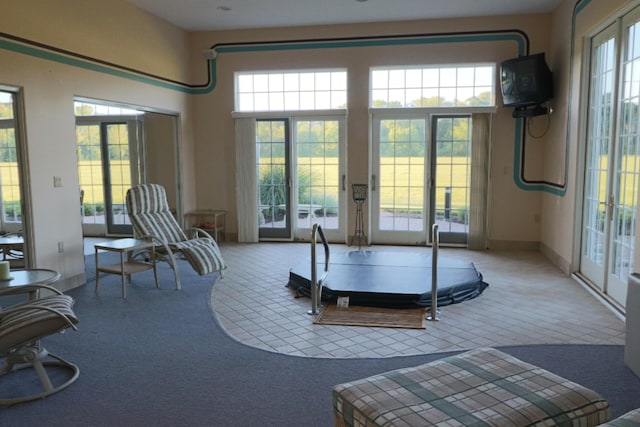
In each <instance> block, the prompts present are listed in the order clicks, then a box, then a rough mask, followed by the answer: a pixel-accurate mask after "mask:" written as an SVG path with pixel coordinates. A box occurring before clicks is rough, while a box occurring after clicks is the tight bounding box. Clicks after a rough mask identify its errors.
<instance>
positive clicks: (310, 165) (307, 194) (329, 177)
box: [293, 117, 346, 241]
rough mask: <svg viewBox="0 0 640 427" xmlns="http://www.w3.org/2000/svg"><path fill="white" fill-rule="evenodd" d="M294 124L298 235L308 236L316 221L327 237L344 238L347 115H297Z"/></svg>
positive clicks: (296, 235)
mask: <svg viewBox="0 0 640 427" xmlns="http://www.w3.org/2000/svg"><path fill="white" fill-rule="evenodd" d="M294 128H295V130H294V132H293V135H294V145H295V156H294V157H295V169H296V174H295V189H296V191H295V194H296V197H295V198H294V205H295V206H294V209H295V211H296V212H297V214H296V215H295V216H294V225H293V227H294V230H295V237H296V238H297V239H302V240H306V239H309V238H310V236H311V229H312V228H313V225H314V224H316V223H317V224H319V225H320V226H322V228H323V231H324V234H325V236H326V237H327V239H329V240H331V241H344V238H345V227H344V223H345V221H344V215H345V208H344V205H345V191H344V190H345V185H346V184H345V180H346V175H345V172H344V165H343V162H342V161H341V159H343V158H344V157H345V156H344V153H343V152H344V150H345V144H344V119H339V118H335V119H329V118H326V117H323V118H298V119H295V120H294Z"/></svg>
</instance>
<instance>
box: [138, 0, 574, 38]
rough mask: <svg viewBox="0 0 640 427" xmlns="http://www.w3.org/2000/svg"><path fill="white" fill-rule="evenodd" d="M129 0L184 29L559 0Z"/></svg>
mask: <svg viewBox="0 0 640 427" xmlns="http://www.w3.org/2000/svg"><path fill="white" fill-rule="evenodd" d="M128 1H129V2H130V3H132V4H134V5H136V6H138V7H140V8H142V9H144V10H146V11H148V12H150V13H151V14H153V15H156V16H159V17H161V18H163V19H165V20H167V21H169V22H171V23H173V24H174V25H176V26H178V27H180V28H183V29H185V30H188V31H211V30H230V29H242V28H267V27H288V26H302V25H325V24H344V23H362V22H384V21H405V20H413V19H437V18H454V17H469V16H491V15H512V14H528V13H547V12H551V11H553V9H554V8H555V7H556V6H557V5H558V3H560V1H562V0H128ZM227 9H228V10H227Z"/></svg>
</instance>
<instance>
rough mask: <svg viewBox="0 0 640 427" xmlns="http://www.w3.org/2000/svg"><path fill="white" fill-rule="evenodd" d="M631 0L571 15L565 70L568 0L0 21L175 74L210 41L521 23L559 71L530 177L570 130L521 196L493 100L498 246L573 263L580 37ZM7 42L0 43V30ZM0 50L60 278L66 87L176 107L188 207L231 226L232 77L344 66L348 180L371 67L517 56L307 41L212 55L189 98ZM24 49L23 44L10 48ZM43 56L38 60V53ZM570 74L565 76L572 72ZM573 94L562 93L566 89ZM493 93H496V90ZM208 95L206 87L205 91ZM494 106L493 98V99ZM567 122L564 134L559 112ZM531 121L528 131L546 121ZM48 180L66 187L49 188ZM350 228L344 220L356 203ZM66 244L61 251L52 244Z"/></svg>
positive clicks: (39, 219) (18, 0) (19, 32)
mask: <svg viewBox="0 0 640 427" xmlns="http://www.w3.org/2000/svg"><path fill="white" fill-rule="evenodd" d="M627 3H628V2H625V1H623V0H612V1H607V2H603V1H590V2H588V5H587V6H586V7H584V9H583V10H582V11H581V13H580V14H579V16H578V19H577V21H576V23H577V31H576V35H575V36H574V40H575V41H576V46H575V51H574V54H575V55H574V73H573V75H572V76H570V75H569V68H570V61H569V54H570V44H571V39H572V34H571V21H572V14H573V6H574V4H575V1H574V0H565V1H564V2H563V3H562V4H561V6H560V7H559V8H558V10H557V11H556V12H555V13H554V14H553V15H531V16H510V17H486V18H482V19H459V20H437V21H411V22H395V23H384V24H358V25H336V26H320V27H305V28H280V29H269V30H243V31H223V32H198V33H191V34H188V33H186V32H184V31H182V30H180V29H177V28H176V27H174V26H172V25H170V24H168V23H166V22H165V21H162V20H160V19H157V18H154V17H152V16H150V15H148V14H146V13H143V12H142V11H140V10H138V9H137V8H135V7H133V6H131V5H130V4H128V3H127V2H125V1H124V0H111V1H109V2H108V4H107V2H104V1H101V0H50V1H47V2H43V1H40V0H8V1H5V2H4V3H3V13H2V14H1V15H0V25H1V27H2V31H3V32H4V33H7V34H10V35H13V36H17V37H23V38H26V39H29V40H33V41H35V42H39V43H45V44H48V45H50V46H53V47H56V48H59V49H65V50H68V51H72V52H75V53H78V54H82V55H86V56H89V57H92V58H96V59H98V60H101V61H106V62H109V63H113V64H117V65H121V66H126V67H129V68H133V69H136V70H139V71H141V72H144V73H149V74H153V75H157V76H160V77H164V78H168V79H171V80H175V81H178V82H185V83H191V84H201V83H203V82H206V81H207V78H208V77H207V68H206V61H205V60H204V59H203V57H202V51H203V50H205V49H208V48H210V47H211V46H212V45H214V44H217V43H232V42H246V41H268V40H289V39H309V38H342V37H366V36H379V35H403V34H434V33H441V32H447V33H450V32H456V31H459V32H470V31H476V32H480V31H494V30H514V29H515V30H521V31H523V32H525V33H526V34H527V36H528V38H529V39H530V41H531V52H532V53H536V52H540V51H545V52H546V53H547V61H548V62H549V65H550V67H551V68H552V70H553V71H554V79H555V84H556V97H555V99H554V101H553V108H554V114H553V115H552V117H551V122H550V127H549V131H548V132H547V134H546V136H545V137H543V138H540V139H536V140H531V141H527V152H526V158H527V164H526V168H525V178H526V179H529V180H533V181H536V180H548V181H552V182H562V181H563V180H564V176H565V165H564V159H565V156H564V153H565V142H566V141H567V134H569V154H568V155H569V157H568V164H569V169H568V171H567V173H566V175H567V177H568V181H567V182H566V191H564V192H562V194H552V193H550V192H546V191H529V190H528V189H527V188H526V186H524V188H523V186H522V185H521V184H522V183H518V182H516V181H517V179H514V170H515V169H516V168H518V165H517V163H516V162H514V149H515V147H514V126H515V120H514V119H513V118H512V117H511V110H510V109H507V108H502V107H500V108H498V111H497V113H496V114H495V115H494V119H493V136H492V141H491V189H490V190H491V192H490V207H489V224H490V241H491V244H492V247H494V248H500V247H536V246H537V245H538V243H541V244H542V246H543V250H544V251H545V253H546V254H547V255H548V256H549V257H550V258H552V259H554V260H555V261H556V262H557V263H558V265H560V266H563V267H564V268H565V269H566V270H567V271H568V270H569V269H570V267H569V265H570V264H571V262H572V260H573V258H574V249H573V248H574V239H575V235H576V234H575V232H574V229H573V227H574V222H575V210H576V209H575V206H576V205H575V198H576V188H577V179H576V177H577V174H578V169H577V168H576V165H577V162H578V159H577V155H578V150H577V147H578V146H579V137H578V125H577V124H578V117H579V116H578V113H579V111H578V107H577V106H578V102H577V101H578V97H577V96H578V94H579V88H580V84H579V82H580V79H579V73H580V64H581V53H582V52H581V49H582V44H581V40H582V37H583V36H584V35H585V34H587V33H588V32H589V31H591V30H592V29H593V28H595V27H596V26H597V25H598V24H599V23H600V22H602V21H603V20H604V19H606V17H607V16H609V15H611V14H612V13H615V11H616V9H618V8H619V7H621V6H624V5H625V4H627ZM1 40H2V41H6V40H5V39H1ZM10 42H11V43H12V44H13V46H14V47H13V48H9V49H7V48H6V46H5V45H2V46H0V63H2V67H0V85H8V86H12V87H19V88H22V89H23V93H24V104H25V114H26V137H27V153H28V166H29V171H30V180H29V182H27V183H26V185H27V186H28V188H29V189H30V192H31V204H32V208H33V232H34V235H33V237H34V242H35V265H36V266H38V267H47V268H54V269H56V270H59V271H60V272H61V273H62V274H63V276H64V277H65V278H66V279H68V280H72V281H73V280H76V278H78V277H81V276H82V274H83V271H84V265H83V258H82V239H81V231H80V216H79V211H78V214H77V215H75V213H72V214H70V212H75V210H69V209H68V207H69V206H74V205H75V204H77V203H78V200H77V199H78V197H77V192H78V188H77V187H78V181H77V170H76V154H75V134H74V114H73V98H74V96H83V97H88V98H96V99H103V100H109V101H116V102H120V103H125V104H132V105H137V106H141V107H145V108H148V109H151V110H154V111H160V112H167V113H177V114H179V121H178V136H179V142H180V156H181V164H180V169H181V176H180V177H179V178H180V185H181V187H182V200H183V206H182V208H183V209H186V210H188V209H192V208H195V207H199V208H221V209H226V210H228V211H229V216H228V218H227V221H228V223H227V227H228V229H229V231H230V232H231V233H233V232H234V231H235V230H236V228H237V224H236V207H235V204H236V201H235V148H234V132H233V128H234V127H233V119H232V118H231V111H232V110H233V73H234V72H235V71H247V70H266V69H288V68H299V69H300V68H303V69H304V68H325V67H340V68H346V69H347V70H348V72H349V100H348V102H349V117H348V136H347V139H348V176H349V183H353V182H365V181H367V180H368V178H369V175H370V171H369V169H368V167H369V161H368V159H367V153H368V140H369V134H368V122H369V116H368V110H367V90H368V71H369V67H370V66H374V65H407V64H434V63H448V62H458V63H460V62H484V61H491V62H496V63H499V62H500V61H502V60H505V59H509V58H512V57H514V56H516V54H517V50H516V47H515V43H514V42H506V41H500V42H497V41H494V42H482V43H480V42H475V43H466V44H462V43H435V44H423V45H416V46H405V47H402V48H398V47H366V48H362V47H360V48H353V47H352V48H331V49H304V50H295V51H278V52H266V53H265V52H262V53H260V52H255V53H224V54H220V55H219V56H218V58H217V59H216V61H215V66H216V68H215V72H216V86H215V89H214V90H213V91H211V92H210V93H205V94H199V95H188V94H187V93H185V92H187V91H182V90H177V89H176V88H175V87H169V88H168V87H167V86H163V85H158V84H150V83H149V82H139V81H137V80H136V79H134V78H129V77H122V76H117V75H113V73H109V72H105V71H104V70H100V71H95V70H91V69H88V68H87V67H86V66H82V65H78V64H71V65H69V64H65V63H64V62H65V61H64V60H61V59H60V58H58V59H55V60H51V58H39V57H35V56H33V55H32V54H29V53H28V52H27V53H26V54H25V53H24V52H15V51H14V50H16V48H15V46H16V44H15V43H14V42H12V41H10ZM18 50H19V49H18ZM36 56H38V55H36ZM570 77H571V78H572V79H570ZM570 82H571V83H572V84H573V94H574V95H573V98H572V99H571V102H569V100H568V95H569V84H570ZM496 89H497V88H496ZM204 92H206V91H204ZM497 101H498V104H500V102H501V100H500V97H499V96H498V97H497ZM568 117H569V120H570V122H569V132H567V118H568ZM540 120H542V118H536V119H535V120H534V122H533V124H532V129H533V130H540V129H543V128H544V122H540ZM53 176H61V177H62V178H63V182H64V186H63V187H62V188H53V183H52V180H53ZM351 205H352V204H351V203H350V209H351V211H352V212H351V213H350V214H351V215H350V217H349V221H348V222H349V224H350V225H349V227H350V228H351V226H352V222H353V221H352V220H351V219H352V218H353V216H352V215H353V206H351ZM58 241H63V242H64V245H65V252H64V253H63V254H58V252H57V248H58V246H57V242H58Z"/></svg>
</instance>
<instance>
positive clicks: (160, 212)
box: [127, 184, 227, 289]
mask: <svg viewBox="0 0 640 427" xmlns="http://www.w3.org/2000/svg"><path fill="white" fill-rule="evenodd" d="M127 210H128V214H129V219H130V220H131V225H132V226H133V235H134V237H135V238H136V239H141V240H150V241H152V242H154V245H155V246H156V247H155V251H156V260H158V261H166V262H167V263H168V264H169V266H170V267H171V269H172V270H173V273H174V275H175V279H176V288H177V289H181V284H180V275H179V273H178V264H177V262H176V261H177V259H180V258H183V259H186V260H187V261H188V262H189V264H190V265H191V266H192V267H193V269H194V270H195V271H196V272H197V273H198V274H200V275H201V276H202V275H205V274H209V273H213V272H220V273H221V275H222V270H224V269H225V268H227V266H226V264H225V262H224V260H223V258H222V254H221V253H220V249H219V248H218V244H217V243H216V241H215V240H214V238H213V237H211V235H210V234H209V233H207V232H206V231H204V230H202V229H200V228H192V229H191V230H190V233H189V234H190V237H187V234H185V232H184V231H183V230H182V228H180V225H178V222H177V221H176V219H175V218H174V217H173V214H172V213H171V211H170V210H169V203H168V202H167V195H166V192H165V189H164V187H162V186H161V185H158V184H142V185H135V186H133V187H131V188H130V189H129V190H128V191H127Z"/></svg>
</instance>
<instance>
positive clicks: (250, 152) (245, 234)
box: [235, 118, 258, 243]
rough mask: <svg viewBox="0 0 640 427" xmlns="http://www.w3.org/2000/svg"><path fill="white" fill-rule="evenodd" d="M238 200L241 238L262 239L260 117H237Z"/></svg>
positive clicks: (253, 241)
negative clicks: (258, 157) (260, 211)
mask: <svg viewBox="0 0 640 427" xmlns="http://www.w3.org/2000/svg"><path fill="white" fill-rule="evenodd" d="M235 132H236V200H237V208H238V242H241V243H257V242H258V184H257V176H256V175H257V172H256V167H257V166H256V120H255V119H254V118H240V119H236V121H235Z"/></svg>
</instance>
